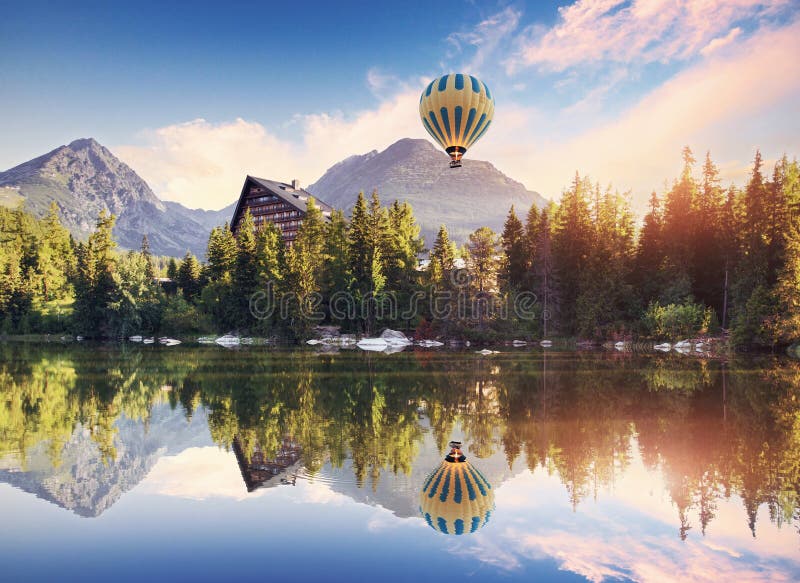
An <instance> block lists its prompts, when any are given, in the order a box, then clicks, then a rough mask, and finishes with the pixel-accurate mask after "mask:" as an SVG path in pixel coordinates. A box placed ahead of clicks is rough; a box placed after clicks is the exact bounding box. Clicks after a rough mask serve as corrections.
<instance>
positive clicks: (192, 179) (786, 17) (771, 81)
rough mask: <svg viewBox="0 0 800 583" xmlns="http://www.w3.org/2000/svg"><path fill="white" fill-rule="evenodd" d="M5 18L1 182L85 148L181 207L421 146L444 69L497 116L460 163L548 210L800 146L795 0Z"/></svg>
mask: <svg viewBox="0 0 800 583" xmlns="http://www.w3.org/2000/svg"><path fill="white" fill-rule="evenodd" d="M0 8H2V15H3V17H2V18H0V127H2V128H3V130H4V131H3V133H2V137H0V168H3V169H4V168H9V167H11V166H14V165H15V164H18V163H20V162H23V161H25V160H27V159H29V158H31V157H34V156H36V155H39V154H42V153H44V152H46V151H48V150H50V149H52V148H54V147H56V146H58V145H60V144H64V143H68V142H70V141H71V140H73V139H75V138H78V137H87V136H92V137H95V138H96V139H98V140H99V141H100V142H101V143H103V144H105V145H107V146H109V147H110V148H111V149H112V151H114V152H115V153H116V154H118V155H119V156H120V157H122V158H123V159H124V160H125V161H127V162H128V163H129V164H130V165H131V166H132V167H133V168H134V169H135V170H137V172H139V173H140V174H142V176H143V177H144V178H145V179H146V180H147V181H148V182H149V183H150V184H151V186H152V187H153V188H154V190H155V191H156V193H157V194H159V195H160V196H162V197H163V198H167V199H173V200H179V201H181V202H183V203H184V204H187V205H189V206H193V207H197V206H200V207H204V208H219V207H222V206H224V205H225V204H227V203H229V202H230V200H231V199H232V198H234V197H235V196H236V193H237V192H238V189H239V187H240V183H241V178H242V176H243V175H244V174H245V173H251V174H256V175H264V176H267V177H270V178H275V179H281V180H289V179H291V178H294V177H297V178H300V179H301V181H303V183H305V184H308V183H310V182H313V181H314V180H316V179H317V178H318V177H319V176H320V175H321V174H322V173H323V172H324V171H325V169H326V168H328V167H329V166H330V165H332V164H333V163H335V162H337V161H339V160H341V159H342V158H344V157H346V156H349V155H352V154H357V153H364V152H366V151H369V150H371V149H383V148H385V147H386V146H388V145H389V144H391V143H392V142H393V141H395V140H397V139H400V138H402V137H407V136H408V137H420V138H424V137H426V135H425V133H424V130H423V129H422V127H421V125H420V124H419V122H418V119H417V112H416V101H417V100H418V96H419V92H420V91H421V89H422V87H424V84H425V82H426V80H430V79H431V78H433V77H435V76H438V75H439V74H441V73H443V72H449V71H463V72H469V73H472V74H476V75H478V76H480V77H481V78H482V79H483V80H484V81H486V82H487V84H489V86H490V87H491V88H492V91H493V93H494V94H495V97H496V101H497V109H496V114H495V123H494V125H493V127H492V130H491V131H490V132H488V133H487V135H486V136H485V138H484V139H483V140H482V141H481V142H480V143H479V144H478V145H476V146H475V147H474V149H473V151H471V152H470V153H468V155H467V158H469V157H470V155H472V156H474V157H475V158H479V159H487V160H490V161H491V162H492V163H494V164H495V165H496V166H497V167H498V168H500V169H501V170H502V171H504V172H505V173H507V174H508V175H509V176H511V177H513V178H515V179H517V180H520V181H521V182H523V183H524V184H525V185H526V186H527V187H528V188H531V189H534V190H538V191H540V192H542V193H543V194H545V195H546V196H549V197H551V198H557V197H558V195H559V193H560V190H561V188H562V187H563V186H564V185H566V184H568V182H569V181H570V178H571V176H572V174H573V173H574V172H575V171H576V170H578V171H580V172H581V173H588V174H589V175H590V176H592V178H593V179H596V180H598V181H600V182H601V183H603V184H606V183H609V182H613V184H614V185H615V186H616V187H618V188H619V189H620V190H623V191H625V190H630V191H631V193H632V198H633V201H634V206H640V205H638V203H639V202H641V201H643V200H645V199H646V197H647V195H648V194H649V192H650V190H652V189H657V190H660V189H663V183H664V180H666V179H671V177H673V176H675V175H676V174H677V172H678V168H679V166H680V148H681V146H682V145H684V144H688V145H690V146H691V147H692V148H694V149H695V151H696V153H698V157H700V156H702V154H703V153H704V152H705V151H706V150H707V149H710V150H711V152H712V155H713V156H714V158H715V160H716V161H717V162H718V164H719V165H720V167H721V169H722V171H723V176H724V177H725V178H726V179H729V180H737V181H741V180H742V179H743V178H744V177H745V176H746V169H747V167H748V165H749V163H750V160H752V157H753V154H754V152H755V148H756V147H760V148H761V149H762V150H763V152H764V154H765V157H766V158H767V159H768V160H770V159H774V158H776V157H778V156H780V155H781V154H782V153H783V152H784V151H785V152H787V153H789V154H790V155H795V154H797V153H798V152H800V138H798V136H800V121H798V120H799V119H800V111H799V110H798V105H797V104H798V102H800V81H798V79H800V65H798V64H797V63H795V62H793V61H796V55H797V54H800V41H799V40H798V38H800V24H798V23H799V22H800V21H798V14H800V7H799V6H798V2H797V1H796V0H776V1H774V2H758V1H754V0H727V1H724V2H723V1H721V0H720V1H716V0H710V1H709V2H706V3H704V4H702V5H701V4H699V3H697V2H688V3H682V2H670V1H666V0H647V1H633V2H631V1H617V0H584V1H580V2H576V3H569V2H566V1H562V2H561V3H548V2H529V3H525V2H494V3H493V2H474V3H470V2H460V3H457V4H453V3H452V2H437V3H430V2H398V3H366V2H341V3H334V2H320V3H305V2H296V3H286V2H280V3H278V2H275V3H272V2H226V3H219V2H214V3H211V2H191V3H188V2H181V3H179V2H173V3H169V2H161V3H156V2H137V3H114V2H51V3H43V2H26V3H24V4H23V3H21V2H7V3H4V5H3V6H2V7H0Z"/></svg>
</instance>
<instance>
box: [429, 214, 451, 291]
mask: <svg viewBox="0 0 800 583" xmlns="http://www.w3.org/2000/svg"><path fill="white" fill-rule="evenodd" d="M455 258H456V248H455V245H454V244H453V243H451V242H450V236H449V235H448V233H447V227H445V226H444V225H441V226H440V227H439V233H438V234H437V235H436V241H434V243H433V248H432V249H431V252H430V263H429V264H428V281H429V282H430V283H431V284H433V285H434V286H437V287H440V288H443V287H444V286H445V284H446V282H447V281H448V276H449V274H450V272H451V271H452V270H453V266H454V264H455Z"/></svg>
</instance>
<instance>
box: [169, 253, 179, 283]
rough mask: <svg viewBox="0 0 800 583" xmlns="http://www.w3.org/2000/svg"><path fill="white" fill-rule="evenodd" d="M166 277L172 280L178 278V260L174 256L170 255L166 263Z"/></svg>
mask: <svg viewBox="0 0 800 583" xmlns="http://www.w3.org/2000/svg"><path fill="white" fill-rule="evenodd" d="M167 277H168V278H170V279H171V280H172V281H175V280H176V279H178V262H177V261H175V258H174V257H170V258H169V263H167Z"/></svg>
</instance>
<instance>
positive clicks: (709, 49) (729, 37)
mask: <svg viewBox="0 0 800 583" xmlns="http://www.w3.org/2000/svg"><path fill="white" fill-rule="evenodd" d="M740 34H742V29H741V28H739V27H738V26H737V27H736V28H732V29H731V30H730V31H729V32H728V34H726V35H725V36H719V37H717V38H715V39H712V40H711V42H709V43H708V44H707V45H706V46H704V47H703V48H702V49H700V54H701V55H703V56H704V57H707V56H708V55H710V54H711V53H713V52H714V51H717V50H719V49H721V48H722V47H726V46H728V45H729V44H731V43H732V42H733V41H734V40H736V37H738V36H739V35H740Z"/></svg>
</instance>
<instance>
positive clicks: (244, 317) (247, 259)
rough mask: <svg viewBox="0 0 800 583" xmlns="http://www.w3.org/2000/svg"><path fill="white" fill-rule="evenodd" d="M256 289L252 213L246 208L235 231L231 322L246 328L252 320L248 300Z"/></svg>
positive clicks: (254, 238) (254, 236)
mask: <svg viewBox="0 0 800 583" xmlns="http://www.w3.org/2000/svg"><path fill="white" fill-rule="evenodd" d="M257 290H258V264H257V261H256V235H255V224H254V222H253V215H251V214H250V210H249V209H247V210H245V212H244V215H243V216H242V220H241V221H240V222H239V228H238V230H237V231H236V265H235V267H234V271H233V286H232V300H233V301H232V306H231V307H232V308H233V311H232V313H231V317H232V318H233V320H232V322H231V323H232V324H235V325H236V326H241V327H243V328H247V327H248V326H249V325H250V324H252V322H253V317H252V315H251V314H250V301H251V298H252V297H253V294H254V293H255V292H256V291H257Z"/></svg>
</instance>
